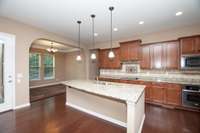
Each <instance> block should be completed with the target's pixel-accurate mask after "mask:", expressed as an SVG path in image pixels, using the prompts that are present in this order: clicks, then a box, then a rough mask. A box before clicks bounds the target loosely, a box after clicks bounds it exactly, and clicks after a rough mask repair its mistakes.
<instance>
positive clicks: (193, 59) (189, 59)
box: [181, 55, 200, 69]
mask: <svg viewBox="0 0 200 133" xmlns="http://www.w3.org/2000/svg"><path fill="white" fill-rule="evenodd" d="M181 69H200V55H183V56H182V57H181Z"/></svg>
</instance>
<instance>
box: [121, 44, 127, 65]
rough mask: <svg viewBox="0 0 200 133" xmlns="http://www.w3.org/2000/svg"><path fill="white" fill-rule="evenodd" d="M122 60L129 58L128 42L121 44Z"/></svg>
mask: <svg viewBox="0 0 200 133" xmlns="http://www.w3.org/2000/svg"><path fill="white" fill-rule="evenodd" d="M120 60H121V61H128V60H129V50H128V44H120Z"/></svg>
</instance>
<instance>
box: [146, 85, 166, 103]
mask: <svg viewBox="0 0 200 133" xmlns="http://www.w3.org/2000/svg"><path fill="white" fill-rule="evenodd" d="M164 89H165V88H164V86H163V85H161V84H158V83H152V86H151V92H150V94H151V98H152V101H153V102H155V103H164V95H165V90H164Z"/></svg>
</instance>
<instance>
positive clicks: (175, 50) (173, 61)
mask: <svg viewBox="0 0 200 133" xmlns="http://www.w3.org/2000/svg"><path fill="white" fill-rule="evenodd" d="M164 56H165V63H164V65H165V68H166V69H178V68H179V63H180V54H179V42H178V41H171V42H168V43H166V44H164Z"/></svg>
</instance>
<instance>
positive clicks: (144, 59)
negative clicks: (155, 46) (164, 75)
mask: <svg viewBox="0 0 200 133" xmlns="http://www.w3.org/2000/svg"><path fill="white" fill-rule="evenodd" d="M150 48H151V45H143V46H141V50H140V51H141V61H140V68H142V69H150V68H151V57H150Z"/></svg>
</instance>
